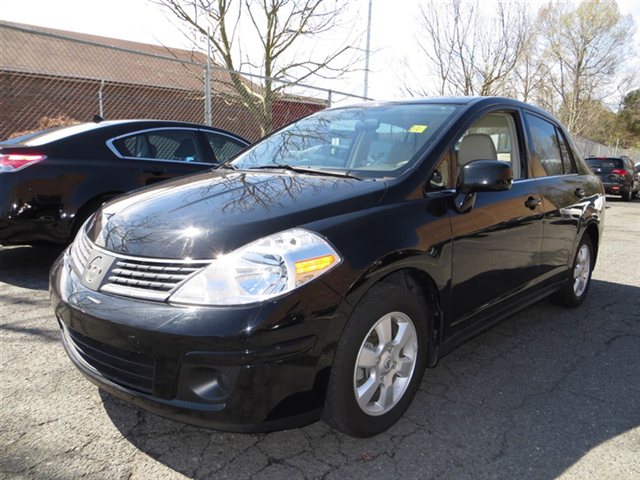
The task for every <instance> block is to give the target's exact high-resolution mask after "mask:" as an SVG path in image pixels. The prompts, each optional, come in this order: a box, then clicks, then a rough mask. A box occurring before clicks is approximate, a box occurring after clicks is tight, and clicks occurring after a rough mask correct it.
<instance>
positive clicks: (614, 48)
mask: <svg viewBox="0 0 640 480" xmlns="http://www.w3.org/2000/svg"><path fill="white" fill-rule="evenodd" d="M539 20H540V28H541V31H542V33H543V34H542V35H541V36H540V41H541V44H542V46H543V48H544V56H543V57H542V58H541V61H542V62H543V63H544V64H545V65H547V72H546V75H545V83H546V85H547V86H548V87H549V88H550V89H551V93H552V95H551V96H548V98H547V102H548V103H547V104H543V105H541V106H543V107H545V108H547V109H549V110H551V111H554V112H555V113H556V114H557V115H558V116H559V118H560V119H561V120H562V121H563V122H564V124H565V125H566V126H567V128H568V129H569V130H570V131H571V132H572V133H573V134H574V135H582V134H584V133H588V127H589V124H590V123H592V121H593V120H594V118H593V116H594V115H597V111H596V109H594V108H593V104H594V102H600V101H601V100H602V99H603V98H605V97H606V96H607V95H608V94H609V93H610V92H608V91H607V88H608V87H610V86H611V84H612V82H613V81H614V80H615V73H616V71H617V70H618V69H619V67H620V66H621V64H622V63H623V59H624V57H625V54H628V53H629V50H630V49H632V48H633V47H632V46H633V41H632V35H633V28H632V19H631V17H623V16H622V15H620V12H619V10H618V6H617V4H616V3H615V2H614V1H603V0H592V1H590V2H584V3H580V4H579V5H578V6H577V7H575V8H573V9H572V8H570V7H569V6H568V4H567V3H565V2H558V3H550V4H549V5H547V6H546V7H545V8H543V9H542V10H541V11H540V16H539Z"/></svg>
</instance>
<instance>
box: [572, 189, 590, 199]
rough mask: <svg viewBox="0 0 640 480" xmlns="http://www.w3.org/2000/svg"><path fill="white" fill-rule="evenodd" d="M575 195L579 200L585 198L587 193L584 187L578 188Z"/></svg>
mask: <svg viewBox="0 0 640 480" xmlns="http://www.w3.org/2000/svg"><path fill="white" fill-rule="evenodd" d="M574 193H575V195H576V197H578V198H584V196H585V195H586V194H587V192H585V191H584V188H582V187H578V188H576V191H575V192H574Z"/></svg>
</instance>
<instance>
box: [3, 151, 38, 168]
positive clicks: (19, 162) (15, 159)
mask: <svg viewBox="0 0 640 480" xmlns="http://www.w3.org/2000/svg"><path fill="white" fill-rule="evenodd" d="M46 158H47V156H46V155H40V154H37V153H31V154H28V155H27V154H22V153H8V154H4V153H3V154H0V172H15V171H16V170H21V169H23V168H27V167H28V166H30V165H33V164H35V163H38V162H41V161H42V160H44V159H46Z"/></svg>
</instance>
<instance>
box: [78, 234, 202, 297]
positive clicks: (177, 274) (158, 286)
mask: <svg viewBox="0 0 640 480" xmlns="http://www.w3.org/2000/svg"><path fill="white" fill-rule="evenodd" d="M96 254H97V255H100V256H101V257H102V258H103V264H104V265H108V266H105V268H106V269H108V270H107V271H106V274H104V278H103V279H102V280H101V285H100V286H99V287H98V285H96V288H98V289H99V290H100V291H102V292H106V293H111V294H114V295H122V296H125V297H133V298H141V299H144V300H156V301H165V300H166V299H167V298H169V296H170V295H171V294H172V293H173V292H174V291H175V290H176V289H177V288H178V287H179V286H180V285H181V284H182V282H184V281H185V280H187V279H188V278H189V277H190V276H191V275H193V274H194V273H196V272H197V271H198V270H200V269H202V268H204V267H206V266H207V265H209V264H210V263H211V261H210V260H174V259H166V260H165V259H156V258H152V257H133V256H129V255H123V254H119V253H116V252H111V251H107V250H104V249H103V248H100V247H97V246H96V245H94V244H93V243H92V242H91V240H89V238H88V237H87V235H86V234H85V233H84V232H81V233H80V234H79V235H78V236H77V237H76V239H75V241H74V242H73V246H72V247H71V252H70V256H71V264H72V267H73V269H74V271H75V272H76V275H77V276H78V277H79V278H83V276H84V274H85V268H86V267H87V263H88V261H89V260H90V259H92V258H95V257H96ZM91 288H93V287H91Z"/></svg>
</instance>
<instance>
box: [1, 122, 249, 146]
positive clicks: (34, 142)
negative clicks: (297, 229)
mask: <svg viewBox="0 0 640 480" xmlns="http://www.w3.org/2000/svg"><path fill="white" fill-rule="evenodd" d="M127 126H128V127H130V129H131V130H136V129H143V128H158V127H174V128H199V129H205V130H214V131H220V132H224V133H227V134H229V135H231V136H233V137H234V138H238V139H240V140H243V141H245V142H246V140H244V139H243V138H242V137H240V136H239V135H235V134H233V133H231V132H228V131H226V130H224V129H221V128H217V127H210V126H208V125H201V124H198V123H189V122H176V121H173V120H145V119H130V120H129V119H127V120H103V121H100V122H86V123H79V124H76V125H70V126H65V127H56V128H50V129H47V130H42V131H40V132H34V133H32V134H28V135H24V136H23V137H19V138H17V139H14V140H13V141H12V140H11V139H9V140H6V141H4V142H1V143H0V146H39V145H45V144H48V143H51V142H55V141H57V140H62V139H66V138H69V137H72V136H74V135H79V134H83V133H88V132H99V131H101V130H111V129H118V127H127ZM247 143H248V142H247Z"/></svg>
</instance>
